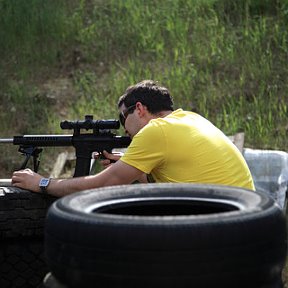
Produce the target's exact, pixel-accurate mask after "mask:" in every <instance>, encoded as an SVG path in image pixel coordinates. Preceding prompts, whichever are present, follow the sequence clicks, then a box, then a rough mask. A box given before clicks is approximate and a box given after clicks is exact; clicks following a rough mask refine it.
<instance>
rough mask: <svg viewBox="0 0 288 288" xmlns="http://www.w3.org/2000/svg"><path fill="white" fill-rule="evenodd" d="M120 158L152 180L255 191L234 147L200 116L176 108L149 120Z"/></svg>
mask: <svg viewBox="0 0 288 288" xmlns="http://www.w3.org/2000/svg"><path fill="white" fill-rule="evenodd" d="M121 161H123V162H125V163H126V164H129V165H131V166H133V167H135V168H137V169H139V170H141V171H143V172H144V173H146V174H150V173H151V175H152V176H153V179H154V180H155V181H156V182H185V183H207V184H208V183H209V184H219V185H228V186H238V187H243V188H247V189H251V190H255V188H254V184H253V180H252V176H251V173H250V171H249V168H248V166H247V164H246V161H245V159H244V157H243V156H242V154H241V153H240V151H239V150H238V149H237V148H236V146H235V145H234V144H233V143H232V142H231V141H230V140H229V139H228V138H227V137H226V136H225V135H224V134H223V133H222V132H221V131H220V130H219V129H218V128H216V127H215V126H214V125H213V124H212V123H211V122H209V121H208V120H206V119H205V118H203V117H202V116H200V115H198V114H196V113H193V112H187V111H183V110H182V109H178V110H176V111H173V112H172V113H171V114H169V115H168V116H166V117H164V118H157V119H153V120H151V121H150V122H149V123H148V124H147V125H146V126H145V127H143V128H142V129H141V130H140V131H139V132H138V133H137V134H136V135H135V136H134V137H133V140H132V142H131V144H130V146H129V147H128V149H127V151H126V153H125V155H124V156H123V157H122V158H121Z"/></svg>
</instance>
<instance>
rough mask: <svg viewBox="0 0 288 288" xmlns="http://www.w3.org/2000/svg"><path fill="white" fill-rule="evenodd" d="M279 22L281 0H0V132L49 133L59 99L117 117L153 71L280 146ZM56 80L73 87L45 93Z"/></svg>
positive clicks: (283, 17)
mask: <svg viewBox="0 0 288 288" xmlns="http://www.w3.org/2000/svg"><path fill="white" fill-rule="evenodd" d="M287 23H288V1H287V0H276V1H275V0H261V1H260V0H253V1H252V0H235V1H230V0H186V1H184V0H173V1H172V0H158V1H155V0H145V1H144V0H125V1H117V0H108V1H107V0H105V1H104V0H89V1H88V0H86V1H85V0H81V1H76V0H69V1H68V0H58V1H56V0H55V1H54V0H51V1H44V2H43V1H42V0H26V1H17V0H0V27H1V29H0V39H1V42H0V52H1V59H0V69H1V70H0V84H1V90H0V101H1V102H0V103H1V104H0V105H1V110H2V111H3V112H2V113H1V115H0V121H1V123H2V126H1V128H2V129H1V132H0V136H2V137H4V136H5V137H6V136H7V135H11V136H12V135H14V134H20V133H21V134H23V133H26V134H27V133H33V134H40V133H43V132H45V131H46V132H47V133H53V132H55V133H56V132H57V133H60V132H61V131H60V130H59V122H60V121H61V120H62V119H63V117H64V116H63V115H62V114H61V113H60V112H61V108H62V107H60V106H63V107H64V106H65V118H73V119H76V118H83V116H84V115H85V114H94V115H95V116H94V117H95V118H113V117H116V116H117V109H116V102H117V100H118V97H119V96H120V95H121V94H122V93H123V91H124V90H125V88H126V87H127V86H128V85H131V84H133V83H135V82H138V81H140V80H142V79H147V78H152V79H155V80H157V81H159V82H160V83H162V84H163V85H165V86H167V87H168V88H169V89H170V90H171V92H172V95H173V96H174V101H175V106H176V108H177V107H182V108H184V109H188V110H193V111H197V112H199V113H200V114H202V115H204V116H206V117H207V118H208V119H209V120H211V121H212V122H213V123H215V125H216V126H218V127H219V128H221V129H222V130H223V131H224V132H225V133H226V134H234V133H236V132H239V131H244V132H245V145H246V146H250V147H255V148H262V149H280V150H285V151H287V150H288V146H287V145H288V144H287V141H286V138H287V133H288V126H287V103H288V96H287V90H288V89H287V88H288V87H287V81H286V79H287V78H288V69H287V64H286V63H287V52H288V43H287V39H288V34H287V33H288V30H287ZM59 78H61V79H62V78H66V79H68V80H69V81H70V83H71V85H72V89H73V93H67V95H65V94H64V95H60V96H59V97H60V98H61V99H60V98H57V97H56V100H55V97H54V96H53V95H52V97H50V96H51V95H48V94H49V93H48V94H47V91H46V90H45V89H44V90H43V86H45V84H46V83H47V82H48V81H50V82H52V83H53V81H54V80H55V81H56V80H57V79H59ZM50 82H49V83H50ZM70 94H71V95H73V97H72V96H71V95H70ZM53 97H54V98H53ZM53 99H54V100H53ZM0 149H1V147H0ZM0 151H1V150H0ZM2 153H3V152H2ZM4 153H5V152H4ZM5 156H6V155H5ZM1 158H2V157H1ZM5 158H7V157H5ZM6 166H7V165H6Z"/></svg>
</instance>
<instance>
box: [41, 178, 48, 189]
mask: <svg viewBox="0 0 288 288" xmlns="http://www.w3.org/2000/svg"><path fill="white" fill-rule="evenodd" d="M49 180H50V179H47V178H42V179H41V181H40V183H39V186H40V187H47V186H48V184H49Z"/></svg>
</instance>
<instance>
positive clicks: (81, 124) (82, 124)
mask: <svg viewBox="0 0 288 288" xmlns="http://www.w3.org/2000/svg"><path fill="white" fill-rule="evenodd" d="M60 127H61V128H62V129H63V130H70V129H77V130H78V129H86V130H89V129H119V128H120V123H119V121H118V120H113V119H111V120H93V115H86V116H85V120H75V121H68V120H64V121H61V123H60Z"/></svg>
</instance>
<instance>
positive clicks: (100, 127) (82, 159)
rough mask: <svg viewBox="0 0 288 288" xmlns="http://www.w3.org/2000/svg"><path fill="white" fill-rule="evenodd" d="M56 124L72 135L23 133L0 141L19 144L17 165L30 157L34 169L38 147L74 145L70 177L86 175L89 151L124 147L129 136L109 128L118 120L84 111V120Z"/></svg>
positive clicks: (89, 160) (25, 162)
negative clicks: (98, 118) (71, 131)
mask: <svg viewBox="0 0 288 288" xmlns="http://www.w3.org/2000/svg"><path fill="white" fill-rule="evenodd" d="M60 127H61V128H62V129H64V130H72V129H73V130H74V133H73V135H23V136H14V137H13V138H12V139H0V143H13V144H14V145H19V146H20V147H19V150H18V151H19V152H21V153H22V154H24V155H25V156H26V158H25V160H24V162H23V164H22V166H21V168H20V169H24V168H26V165H27V163H28V161H29V159H30V157H31V156H32V157H33V165H34V171H35V172H37V171H38V167H39V164H40V160H39V155H40V153H41V152H42V150H43V149H42V148H39V147H49V146H50V147H52V146H53V147H56V146H74V147H75V149H76V166H75V172H74V176H73V177H78V176H85V175H89V172H90V165H91V158H92V153H93V152H98V153H99V154H100V155H101V154H102V153H103V150H106V151H107V152H112V150H113V149H114V148H126V147H127V146H128V145H129V144H130V142H131V139H130V137H127V136H116V135H115V134H114V133H112V132H111V129H119V128H120V123H119V121H118V120H93V116H92V115H86V116H85V120H76V121H67V120H65V121H62V122H61V123H60ZM83 129H85V130H92V133H81V130H83Z"/></svg>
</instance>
